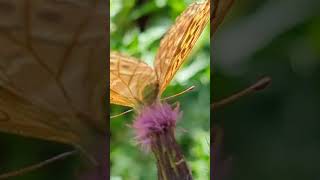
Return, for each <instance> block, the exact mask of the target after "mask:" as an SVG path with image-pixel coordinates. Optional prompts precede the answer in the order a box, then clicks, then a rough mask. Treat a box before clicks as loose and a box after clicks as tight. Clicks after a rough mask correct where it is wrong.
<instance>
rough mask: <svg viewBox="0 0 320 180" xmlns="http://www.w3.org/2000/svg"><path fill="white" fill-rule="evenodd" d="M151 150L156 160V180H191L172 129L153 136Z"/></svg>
mask: <svg viewBox="0 0 320 180" xmlns="http://www.w3.org/2000/svg"><path fill="white" fill-rule="evenodd" d="M151 150H152V152H153V154H154V156H155V158H156V160H157V168H158V180H192V175H191V172H190V170H189V168H188V166H187V162H186V161H185V158H184V156H183V155H182V152H181V149H180V147H179V145H178V143H177V142H176V139H175V137H174V129H173V128H171V129H167V130H165V131H164V132H162V133H159V134H155V135H154V136H153V137H152V141H151Z"/></svg>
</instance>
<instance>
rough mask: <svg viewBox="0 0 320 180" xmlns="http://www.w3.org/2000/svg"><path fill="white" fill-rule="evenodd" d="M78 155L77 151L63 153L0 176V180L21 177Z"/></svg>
mask: <svg viewBox="0 0 320 180" xmlns="http://www.w3.org/2000/svg"><path fill="white" fill-rule="evenodd" d="M76 153H77V151H76V150H73V151H68V152H64V153H61V154H59V155H57V156H54V157H52V158H50V159H47V160H44V161H42V162H40V163H37V164H34V165H30V166H27V167H24V168H21V169H19V170H15V171H11V172H8V173H4V174H1V175H0V179H7V178H10V177H15V176H19V175H22V174H25V173H28V172H31V171H34V170H36V169H39V168H42V167H44V166H46V165H48V164H50V163H53V162H55V161H57V160H62V159H65V158H67V157H69V156H72V155H74V154H76Z"/></svg>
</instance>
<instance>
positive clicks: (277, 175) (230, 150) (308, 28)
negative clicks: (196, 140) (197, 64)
mask: <svg viewBox="0 0 320 180" xmlns="http://www.w3.org/2000/svg"><path fill="white" fill-rule="evenodd" d="M319 7H320V2H319V1H318V0H306V1H300V0H279V1H274V0H262V1H254V0H242V1H236V3H235V4H234V7H233V8H232V9H231V13H230V14H229V15H228V16H227V18H226V19H225V22H224V24H223V26H222V27H221V28H220V29H219V31H218V32H217V34H216V40H215V42H214V44H213V48H214V51H215V52H214V54H215V56H214V59H213V66H212V67H213V69H214V70H213V71H214V73H213V76H212V78H211V82H212V85H213V88H212V95H213V99H214V100H216V101H217V100H219V99H222V98H223V97H226V96H228V95H230V94H232V93H234V92H236V91H238V90H240V89H243V88H245V87H247V86H248V85H250V84H251V83H253V82H255V81H256V80H258V78H260V77H261V76H263V75H268V76H270V77H271V78H272V80H273V82H272V84H271V86H270V87H269V88H268V89H267V90H265V91H263V92H261V93H257V94H254V95H251V96H249V97H245V98H242V99H241V100H239V101H237V102H235V103H233V104H230V105H228V106H225V107H223V108H221V109H217V110H216V111H215V112H214V114H213V116H214V119H215V122H216V125H217V126H220V127H221V126H222V127H223V129H224V135H225V139H224V142H225V153H226V154H227V155H228V156H229V157H231V158H232V169H231V170H232V174H230V175H231V176H230V177H231V179H234V180H257V179H259V180H264V179H266V180H270V179H272V180H277V179H279V180H293V179H297V180H298V179H304V180H309V179H310V180H315V179H319V178H320V165H319V162H320V153H319V152H320V111H319V107H320V16H319V15H320V13H319Z"/></svg>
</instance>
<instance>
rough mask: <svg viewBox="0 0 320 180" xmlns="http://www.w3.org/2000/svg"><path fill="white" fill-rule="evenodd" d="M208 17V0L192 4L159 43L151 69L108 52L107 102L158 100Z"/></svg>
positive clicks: (132, 104) (144, 103)
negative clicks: (108, 80)
mask: <svg viewBox="0 0 320 180" xmlns="http://www.w3.org/2000/svg"><path fill="white" fill-rule="evenodd" d="M209 18H210V1H205V2H202V3H193V4H191V5H190V6H189V7H188V8H187V9H186V10H185V11H184V12H182V14H181V15H180V16H179V17H178V18H177V19H176V21H175V24H174V25H173V26H172V27H171V28H170V29H169V30H168V31H167V33H166V34H165V36H164V37H163V39H162V40H161V42H160V47H159V49H158V52H157V54H156V57H155V61H154V68H152V67H150V66H149V65H147V64H146V63H144V62H142V61H141V60H138V59H136V58H133V57H130V56H127V55H124V54H121V53H118V52H111V54H110V103H111V104H116V105H121V106H127V107H133V108H136V109H139V108H140V107H142V106H148V105H150V104H152V103H155V102H158V101H160V97H161V95H162V93H163V92H164V90H165V89H166V87H167V86H168V85H169V83H170V81H171V80H172V79H173V77H174V75H175V74H176V72H177V71H178V69H179V68H180V67H181V65H182V63H183V62H184V61H185V60H186V59H187V57H188V55H189V54H190V52H191V50H192V48H193V47H194V45H195V43H196V41H197V39H198V38H199V36H200V35H201V33H202V31H203V30H204V28H205V26H206V24H207V23H208V21H209Z"/></svg>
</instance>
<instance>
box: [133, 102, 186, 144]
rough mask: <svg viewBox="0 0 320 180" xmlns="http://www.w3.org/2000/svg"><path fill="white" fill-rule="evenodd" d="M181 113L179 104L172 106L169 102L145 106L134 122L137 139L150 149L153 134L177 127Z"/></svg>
mask: <svg viewBox="0 0 320 180" xmlns="http://www.w3.org/2000/svg"><path fill="white" fill-rule="evenodd" d="M180 114H181V113H180V110H179V107H178V106H177V107H176V108H172V107H171V106H170V105H169V104H167V103H163V104H161V103H157V104H153V105H150V106H146V107H144V108H143V109H142V110H141V111H140V113H139V114H138V116H137V117H136V119H135V121H134V122H133V128H134V130H135V134H136V140H137V141H138V143H139V144H140V145H141V146H142V148H143V149H146V150H149V149H150V143H151V140H152V139H151V138H152V136H153V135H156V134H161V133H165V132H166V131H167V130H169V129H172V128H175V127H176V122H177V120H178V119H179V116H180Z"/></svg>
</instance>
